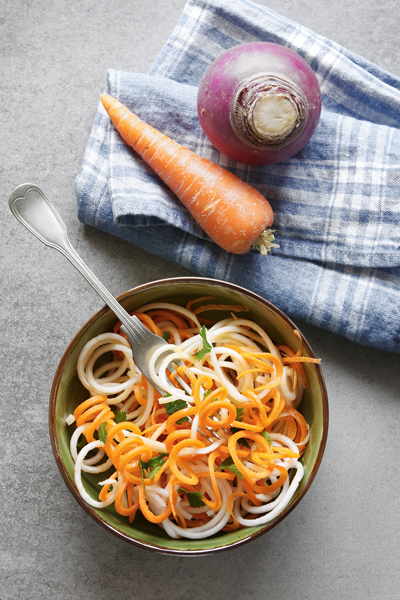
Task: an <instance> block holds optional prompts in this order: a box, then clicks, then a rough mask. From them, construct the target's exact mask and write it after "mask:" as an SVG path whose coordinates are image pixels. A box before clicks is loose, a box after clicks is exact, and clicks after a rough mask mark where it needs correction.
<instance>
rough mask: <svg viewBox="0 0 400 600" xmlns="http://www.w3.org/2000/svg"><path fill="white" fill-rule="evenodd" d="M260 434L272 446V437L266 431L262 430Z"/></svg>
mask: <svg viewBox="0 0 400 600" xmlns="http://www.w3.org/2000/svg"><path fill="white" fill-rule="evenodd" d="M260 435H262V436H263V437H264V438H265V439H266V440H267V442H268V444H270V445H271V446H272V438H271V436H270V435H269V433H268V431H262V432H261V433H260Z"/></svg>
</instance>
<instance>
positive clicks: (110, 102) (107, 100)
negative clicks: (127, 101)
mask: <svg viewBox="0 0 400 600" xmlns="http://www.w3.org/2000/svg"><path fill="white" fill-rule="evenodd" d="M100 100H101V101H102V103H103V106H104V108H105V109H106V111H107V112H108V111H109V110H110V108H112V107H113V106H115V104H116V103H118V104H119V102H118V100H116V99H115V98H113V97H112V96H109V94H102V95H101V96H100Z"/></svg>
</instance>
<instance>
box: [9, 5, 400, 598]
mask: <svg viewBox="0 0 400 600" xmlns="http://www.w3.org/2000/svg"><path fill="white" fill-rule="evenodd" d="M259 3H260V4H264V5H266V6H269V7H270V8H272V9H274V10H276V11H277V12H280V13H281V14H282V15H285V16H287V17H289V18H291V19H293V20H296V21H298V22H299V23H301V24H303V25H305V26H307V27H309V28H310V29H313V30H314V31H316V32H318V33H320V34H322V35H324V36H327V37H329V38H331V39H333V40H335V41H336V42H338V43H340V44H342V45H344V46H346V47H347V48H349V49H351V50H353V51H354V52H356V53H358V54H360V55H363V56H365V57H366V58H368V59H370V60H372V61H374V62H376V63H378V64H379V65H380V66H381V67H384V68H386V69H387V70H389V71H391V72H393V73H395V74H397V75H400V54H399V50H398V32H399V29H400V9H399V4H398V2H397V0H387V1H386V2H385V3H382V2H380V1H379V0H369V1H368V2H365V1H363V0H355V1H354V2H347V1H346V0H337V1H336V2H332V1H331V0H329V1H328V0H319V1H316V0H302V1H301V2H300V1H299V0H262V1H261V0H259ZM183 6H184V0H151V1H150V0H147V1H141V0H119V1H117V0H114V1H113V2H111V1H110V0H97V2H94V1H90V0H81V1H79V2H72V1H69V2H67V1H63V0H54V1H51V0H37V1H36V2H33V1H28V0H1V3H0V65H1V74H2V75H1V86H0V98H1V109H0V120H1V121H0V131H1V134H0V145H1V160H0V174H1V176H0V187H1V198H2V202H3V210H2V211H1V214H0V222H1V236H0V237H1V239H0V243H1V247H2V255H1V257H2V258H1V263H0V264H1V293H2V300H1V324H2V330H1V331H2V333H1V335H2V344H1V349H2V359H1V362H0V365H1V370H2V373H1V382H2V400H1V420H0V427H1V432H0V452H1V454H0V456H1V465H2V470H1V472H2V476H1V492H0V493H1V500H0V501H1V504H0V507H1V509H0V510H1V546H0V570H1V581H0V597H1V598H2V600H11V599H12V600H16V599H23V600H25V599H35V600H36V599H37V600H39V599H45V600H47V599H53V600H61V599H64V598H65V599H67V598H78V599H79V598H82V599H85V600H94V599H95V598H110V599H114V598H118V599H119V600H125V599H128V598H129V599H131V598H132V599H134V598H138V599H139V598H140V600H150V599H155V600H188V599H189V598H193V599H196V600H206V599H207V600H208V599H212V600H228V599H229V600H247V599H257V600H261V599H264V598H276V599H278V600H286V599H287V600H289V599H290V600H292V599H293V598H296V599H297V600H306V599H307V600H308V599H314V598H315V599H318V600H319V599H323V600H337V599H342V598H351V599H356V600H358V599H360V600H361V599H362V600H370V599H371V600H376V598H379V599H380V600H389V599H394V598H397V597H398V596H397V594H398V589H399V586H400V570H399V559H400V549H399V548H400V546H399V533H400V531H399V529H400V516H399V492H400V484H399V466H398V465H399V460H398V453H399V450H400V447H399V436H398V423H399V416H400V414H399V413H400V410H399V403H400V399H399V389H400V368H399V357H398V356H395V355H391V354H388V353H385V352H381V351H378V350H374V349H366V348H362V347H361V346H357V345H356V344H353V343H351V342H349V341H347V340H345V339H343V338H340V337H338V336H336V335H334V334H330V333H327V332H324V331H321V330H318V329H316V328H314V327H312V326H309V325H306V324H302V323H299V326H300V328H301V329H302V331H303V332H304V334H305V335H306V337H307V338H308V339H309V341H310V343H311V345H312V346H313V348H314V350H315V351H316V353H317V355H319V356H322V357H323V370H324V375H325V378H326V383H327V386H328V391H329V396H330V433H329V439H328V445H327V449H326V452H325V457H324V460H323V462H322V466H321V468H320V471H319V473H318V476H317V478H316V480H315V481H314V483H313V485H312V487H311V489H310V490H309V492H308V493H307V496H306V499H305V500H304V501H303V502H302V503H301V504H300V505H299V506H298V507H297V508H296V510H295V511H293V512H292V513H291V514H290V515H289V517H288V518H287V519H286V520H285V521H284V522H283V523H281V524H280V525H279V526H278V527H276V528H275V529H274V530H273V531H271V532H270V533H269V534H268V535H266V536H264V537H262V538H260V539H258V540H256V541H255V542H253V543H252V544H250V545H246V546H243V547H241V548H239V549H237V550H235V551H233V552H228V553H222V554H218V555H216V556H213V557H199V558H192V559H181V558H175V557H163V556H160V555H154V554H152V553H149V552H146V551H143V550H140V549H137V548H135V547H133V546H130V545H128V544H126V543H124V542H123V541H121V540H119V539H117V538H115V537H114V536H112V535H110V534H109V533H107V532H106V531H105V530H103V529H102V528H101V527H100V526H98V525H97V524H96V523H95V522H94V521H93V520H92V519H91V518H90V517H89V516H88V515H87V514H86V513H85V512H84V511H83V510H82V508H81V507H80V506H79V505H78V503H77V502H76V501H75V500H74V498H73V497H72V496H71V495H70V494H69V492H68V490H67V488H66V486H65V484H64V482H63V481H62V479H61V475H60V474H59V472H58V469H57V466H56V463H55V461H54V458H53V455H52V451H51V447H50V442H49V436H48V423H47V419H48V416H47V412H48V398H49V392H50V388H51V384H52V378H53V374H54V372H55V370H56V367H57V365H58V362H59V360H60V358H61V356H62V353H63V351H64V349H65V347H66V346H67V344H68V342H69V341H70V339H71V338H72V337H73V335H74V334H75V333H76V331H77V330H78V329H79V327H80V326H81V325H82V324H83V323H84V322H85V321H86V320H87V319H88V318H89V317H90V316H91V314H92V313H93V312H95V311H96V310H98V309H99V308H100V307H101V306H102V302H101V300H100V299H99V298H98V297H97V296H96V294H95V293H94V292H93V290H92V289H91V288H90V287H89V286H88V285H87V284H86V283H85V282H84V281H83V279H82V278H81V276H80V275H79V274H78V273H77V272H75V270H74V269H73V268H72V267H71V266H70V265H69V264H68V263H67V262H66V261H65V259H64V258H63V257H62V256H61V255H60V254H58V253H57V252H54V251H53V250H50V249H49V248H45V247H44V246H42V245H41V244H40V243H39V242H38V241H37V240H35V239H34V238H33V237H32V236H31V235H30V234H29V233H28V232H27V231H26V230H25V229H23V228H22V227H21V226H20V225H19V224H18V223H17V221H15V220H14V219H13V217H12V216H11V214H10V212H9V210H8V206H7V199H8V196H9V194H10V192H11V191H12V189H13V188H14V187H15V186H16V185H18V184H20V183H23V182H25V181H32V182H35V183H37V184H38V185H40V186H41V187H42V188H43V190H44V191H45V193H46V195H47V196H48V197H49V198H50V199H52V200H53V202H54V203H55V205H56V206H57V208H58V210H59V211H60V213H61V215H62V217H63V219H64V220H65V222H66V224H67V228H68V232H69V237H70V239H71V242H72V244H73V245H74V246H75V248H76V249H77V251H78V252H79V253H80V254H81V255H82V256H83V258H84V259H85V260H86V262H87V263H88V264H89V265H90V267H91V268H92V269H93V270H94V272H95V273H96V274H97V275H98V276H99V277H100V278H101V279H102V280H103V282H104V284H105V285H106V286H107V287H108V288H109V289H110V290H111V291H112V292H113V293H114V294H115V295H117V294H119V293H122V292H123V291H125V290H127V289H129V288H132V287H134V286H135V285H137V284H141V283H144V282H147V281H150V280H153V279H159V278H162V277H169V276H177V275H189V274H190V273H189V272H188V271H187V270H185V269H183V268H182V267H178V266H177V265H175V264H173V263H170V262H168V261H165V260H161V259H159V258H155V257H154V256H151V255H150V254H147V253H146V252H144V251H142V250H141V249H139V248H136V247H133V246H131V245H129V244H128V243H126V242H124V241H122V240H119V239H116V238H113V237H110V236H107V235H106V234H105V233H102V232H100V231H97V230H94V229H91V228H88V227H84V226H83V225H81V224H80V223H78V221H77V219H76V205H75V196H74V189H73V183H74V178H75V176H76V174H77V173H78V171H79V169H80V165H81V162H82V157H83V152H84V149H85V145H86V142H87V139H88V137H89V133H90V129H91V126H92V121H93V117H94V114H95V111H96V107H97V103H98V98H99V95H100V93H101V92H102V91H103V89H104V85H105V75H106V70H107V68H109V67H112V68H115V69H123V70H132V71H139V72H146V71H147V70H148V68H149V67H150V65H151V64H152V62H153V60H154V59H155V58H156V56H157V54H158V52H159V51H160V50H161V48H162V47H163V45H164V43H165V42H166V40H167V39H168V37H169V36H170V34H171V32H172V30H173V28H174V27H175V25H176V23H177V22H178V19H179V17H180V14H181V12H182V9H183ZM111 13H112V14H111Z"/></svg>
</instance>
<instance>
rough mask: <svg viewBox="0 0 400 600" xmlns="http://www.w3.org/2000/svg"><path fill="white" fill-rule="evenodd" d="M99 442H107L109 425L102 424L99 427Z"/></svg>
mask: <svg viewBox="0 0 400 600" xmlns="http://www.w3.org/2000/svg"><path fill="white" fill-rule="evenodd" d="M99 440H100V441H101V442H103V444H105V443H106V441H107V425H106V423H102V424H101V425H100V427H99Z"/></svg>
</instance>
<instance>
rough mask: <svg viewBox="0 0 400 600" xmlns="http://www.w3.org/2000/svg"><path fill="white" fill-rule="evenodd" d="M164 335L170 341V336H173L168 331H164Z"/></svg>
mask: <svg viewBox="0 0 400 600" xmlns="http://www.w3.org/2000/svg"><path fill="white" fill-rule="evenodd" d="M162 336H163V338H164V340H165V341H166V342H169V338H170V337H171V334H170V333H169V332H168V331H164V333H163V334H162Z"/></svg>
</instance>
